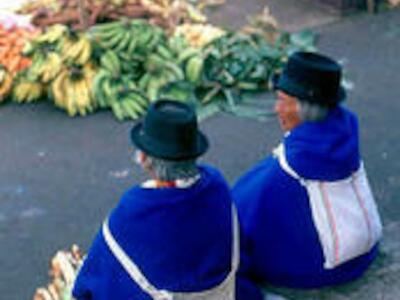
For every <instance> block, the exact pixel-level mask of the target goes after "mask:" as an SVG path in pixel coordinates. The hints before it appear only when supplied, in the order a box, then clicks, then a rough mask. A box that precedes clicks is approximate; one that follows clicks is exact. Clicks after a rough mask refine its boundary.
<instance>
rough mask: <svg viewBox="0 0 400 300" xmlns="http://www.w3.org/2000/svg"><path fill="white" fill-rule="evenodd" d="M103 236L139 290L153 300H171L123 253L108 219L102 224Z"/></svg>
mask: <svg viewBox="0 0 400 300" xmlns="http://www.w3.org/2000/svg"><path fill="white" fill-rule="evenodd" d="M103 236H104V239H105V241H106V243H107V245H108V247H109V248H110V250H111V252H112V253H113V254H114V256H115V257H116V258H117V260H118V261H119V262H120V263H121V265H122V266H123V267H124V269H125V271H126V272H127V273H128V274H129V276H130V277H131V278H132V280H133V281H135V282H136V283H137V284H138V285H139V286H140V288H141V289H142V290H143V291H145V292H146V293H147V294H149V295H150V296H151V297H152V298H153V299H154V300H172V299H173V296H172V294H170V293H169V292H168V291H165V290H158V289H157V288H156V287H154V286H153V285H152V284H151V283H150V282H149V281H148V280H147V278H146V277H145V276H144V275H143V273H142V272H141V271H140V269H139V268H138V266H137V265H136V264H135V263H134V262H133V261H132V260H131V259H130V258H129V257H128V255H127V254H126V253H125V251H124V250H123V249H122V248H121V247H120V246H119V245H118V243H117V241H116V240H115V239H114V237H113V235H112V234H111V232H110V228H109V226H108V219H106V220H105V221H104V223H103Z"/></svg>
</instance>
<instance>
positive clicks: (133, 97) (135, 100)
mask: <svg viewBox="0 0 400 300" xmlns="http://www.w3.org/2000/svg"><path fill="white" fill-rule="evenodd" d="M127 99H128V100H127V101H129V102H130V103H129V105H130V106H131V107H132V109H133V110H134V111H135V113H136V115H137V117H139V116H141V115H143V114H144V113H145V112H146V110H147V105H146V106H142V105H141V104H140V103H139V101H142V98H141V96H139V95H138V94H136V93H130V94H128V96H127Z"/></svg>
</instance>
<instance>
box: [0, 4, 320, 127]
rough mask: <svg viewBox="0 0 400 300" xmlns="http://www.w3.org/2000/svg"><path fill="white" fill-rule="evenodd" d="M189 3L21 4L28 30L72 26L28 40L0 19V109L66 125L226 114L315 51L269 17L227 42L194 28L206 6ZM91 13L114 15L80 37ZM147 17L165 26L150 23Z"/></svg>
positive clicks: (220, 34) (302, 36)
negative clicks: (6, 103) (166, 110)
mask: <svg viewBox="0 0 400 300" xmlns="http://www.w3.org/2000/svg"><path fill="white" fill-rule="evenodd" d="M193 3H194V1H192V2H190V3H189V2H186V1H183V0H179V1H178V0H113V1H105V0H59V1H57V0H37V1H32V2H27V4H26V5H25V6H24V7H23V8H21V10H20V11H21V12H23V13H31V14H32V15H33V19H34V20H35V16H36V15H37V14H38V12H41V11H46V14H47V15H48V16H50V15H52V16H53V15H54V14H57V13H59V14H60V13H61V12H62V16H64V17H66V16H69V15H72V13H71V14H69V12H68V9H74V11H76V12H78V14H74V15H77V16H78V15H79V18H80V19H79V20H78V19H76V20H75V19H74V20H73V21H72V20H67V21H62V22H61V21H57V22H55V23H56V24H54V25H49V26H48V25H47V24H52V23H51V22H50V23H43V24H42V25H40V26H41V27H43V28H42V29H41V30H38V29H36V30H34V29H32V28H26V27H23V26H18V24H14V25H13V26H11V27H10V26H8V27H5V26H2V24H3V23H4V22H3V20H2V19H1V18H0V100H1V101H2V100H4V99H6V98H7V97H9V98H10V99H12V100H13V101H16V102H18V103H29V102H34V101H38V100H48V101H51V102H52V103H53V104H54V105H55V106H56V107H58V108H59V109H62V110H65V111H66V112H67V113H68V115H69V116H71V117H73V116H77V115H80V116H85V115H87V114H90V113H93V112H95V111H96V110H99V109H108V110H111V111H112V112H113V113H114V115H115V116H116V118H117V119H118V120H121V121H122V120H125V119H137V118H139V117H141V116H142V115H143V113H144V112H145V111H146V109H147V107H148V105H149V104H150V103H151V102H153V101H156V100H157V99H160V98H173V99H176V100H178V101H187V102H191V103H192V104H194V105H195V106H197V107H199V108H200V107H204V106H207V105H208V104H214V105H215V106H218V109H220V107H221V106H222V107H224V105H225V107H226V106H228V107H230V108H232V107H233V106H235V105H236V104H238V103H239V102H240V101H241V97H240V95H241V93H242V92H243V91H259V90H268V89H269V88H270V82H271V78H272V76H273V75H274V74H275V73H276V72H279V70H280V68H281V67H282V65H283V63H284V62H285V61H286V59H287V57H288V55H289V54H290V53H291V52H293V51H296V50H298V49H307V50H313V45H314V36H313V35H312V34H310V33H309V32H305V33H304V32H301V33H297V34H288V33H285V32H281V31H280V30H279V29H278V25H277V23H276V21H275V19H274V18H273V17H272V16H271V14H270V13H269V11H268V9H265V10H264V11H263V13H262V14H260V15H258V16H256V17H255V18H253V19H252V20H251V21H250V22H249V24H248V25H247V26H246V27H245V28H243V30H242V31H239V32H232V31H229V30H224V29H222V28H219V27H216V26H213V25H211V24H208V23H200V22H204V21H205V20H206V19H205V17H204V16H203V15H202V14H201V13H199V11H200V9H197V8H196V7H201V6H202V5H203V6H204V5H206V4H209V2H206V1H203V2H201V3H197V6H195V5H194V4H193ZM82 5H83V6H85V7H84V8H83V9H82ZM95 5H97V6H101V7H103V8H104V5H105V6H107V7H108V6H112V8H113V9H117V10H118V11H119V12H120V14H118V16H117V15H115V19H117V20H114V21H110V20H113V17H112V16H113V14H112V13H111V12H107V15H108V16H111V17H110V18H106V17H105V16H102V15H99V14H103V13H104V12H106V11H107V9H106V8H104V9H100V10H99V14H96V16H95V18H94V19H93V20H92V21H91V22H90V24H89V25H91V26H90V27H89V28H88V29H86V30H81V28H84V27H85V26H83V27H82V26H78V25H79V24H80V25H85V24H83V23H82V22H83V21H84V20H86V21H87V20H90V17H89V18H86V19H85V18H83V19H82V18H81V16H82V14H84V13H85V12H87V11H88V7H92V6H95ZM128 6H129V7H130V8H129V7H128ZM139 6H141V7H142V8H143V7H146V10H147V11H150V12H151V13H150V14H147V15H146V16H143V15H134V14H130V13H131V12H132V9H131V8H132V7H136V8H135V9H137V7H139ZM142 11H143V9H142ZM177 11H179V12H180V13H176V12H177ZM42 15H43V14H42ZM149 16H150V17H149ZM155 16H157V17H158V18H161V17H162V18H164V21H165V20H168V22H169V24H170V25H168V26H163V25H165V23H163V24H161V23H160V22H155V21H154V20H155V19H154V17H155ZM77 20H78V21H77ZM152 20H153V21H152ZM77 22H78V23H79V22H80V23H79V24H78V23H77ZM171 24H172V25H171ZM86 25H87V24H86ZM160 25H161V26H160ZM39 31H40V32H39ZM209 107H210V106H209Z"/></svg>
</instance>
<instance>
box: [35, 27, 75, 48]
mask: <svg viewBox="0 0 400 300" xmlns="http://www.w3.org/2000/svg"><path fill="white" fill-rule="evenodd" d="M67 31H68V28H67V26H65V25H61V24H56V25H53V26H50V27H47V28H46V31H45V32H44V33H43V34H41V35H39V36H38V37H37V38H36V39H34V41H33V42H34V43H36V44H57V43H58V42H59V40H60V39H61V38H62V37H63V36H64V35H65V34H66V32H67Z"/></svg>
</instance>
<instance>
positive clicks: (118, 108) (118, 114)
mask: <svg viewBox="0 0 400 300" xmlns="http://www.w3.org/2000/svg"><path fill="white" fill-rule="evenodd" d="M111 109H112V111H113V113H114V115H115V116H116V117H117V119H118V120H119V121H123V120H124V112H123V110H122V107H121V105H120V103H119V101H116V102H114V103H113V104H112V106H111Z"/></svg>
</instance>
